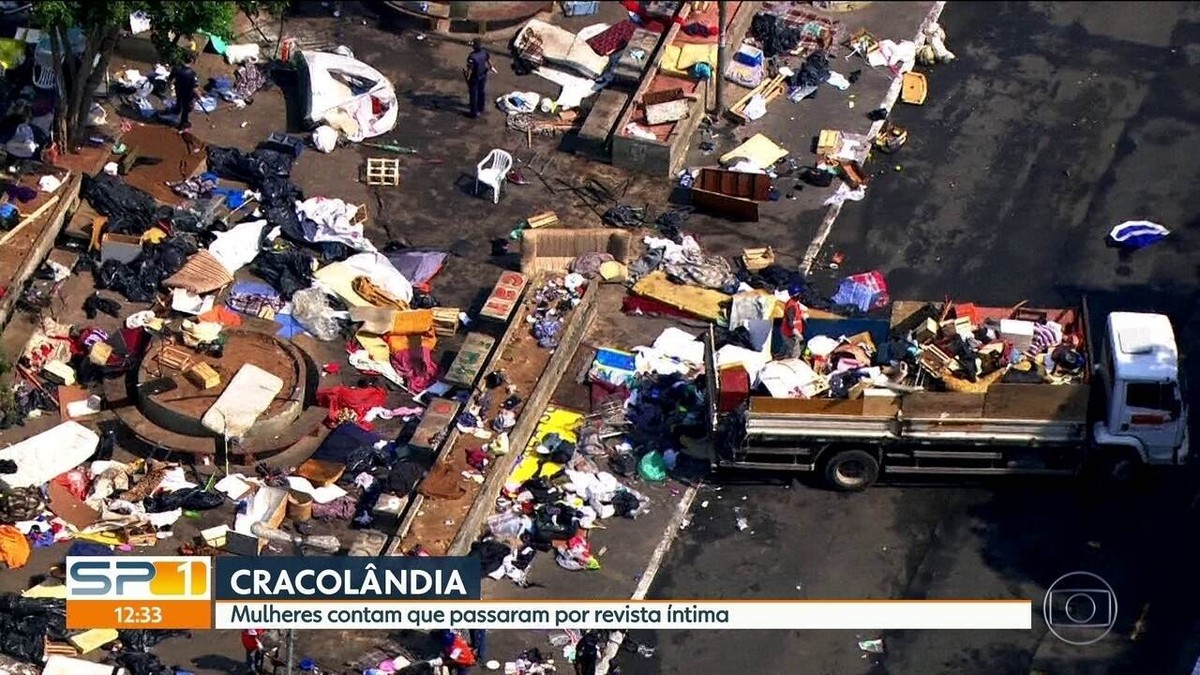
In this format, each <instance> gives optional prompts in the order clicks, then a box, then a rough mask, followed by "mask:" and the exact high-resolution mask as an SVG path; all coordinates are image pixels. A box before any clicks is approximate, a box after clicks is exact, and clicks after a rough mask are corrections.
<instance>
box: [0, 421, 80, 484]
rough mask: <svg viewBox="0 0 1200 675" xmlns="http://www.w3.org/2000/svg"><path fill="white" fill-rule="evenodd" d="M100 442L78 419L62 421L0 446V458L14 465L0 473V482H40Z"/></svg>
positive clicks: (73, 463)
mask: <svg viewBox="0 0 1200 675" xmlns="http://www.w3.org/2000/svg"><path fill="white" fill-rule="evenodd" d="M99 444H100V437H99V436H97V435H96V432H94V431H92V430H91V429H88V428H87V427H85V426H83V425H82V424H80V423H78V422H63V423H62V424H60V425H58V426H56V427H54V428H53V429H47V430H46V431H43V432H42V433H40V434H38V435H36V436H33V437H31V438H27V439H25V440H23V441H21V442H20V443H16V444H14V445H11V446H9V447H7V448H4V449H2V450H0V459H8V460H12V461H13V462H15V463H16V465H17V472H16V473H12V474H6V475H3V476H0V482H3V483H4V484H5V485H8V486H10V487H31V486H34V485H41V484H42V483H45V482H46V481H48V480H50V479H51V478H54V477H55V476H57V475H59V474H60V473H65V472H67V471H70V470H71V469H74V468H75V467H77V466H79V465H80V464H82V463H84V462H86V461H87V459H88V458H89V457H91V456H92V453H93V452H95V451H96V446H97V445H99Z"/></svg>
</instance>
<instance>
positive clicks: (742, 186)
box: [696, 168, 771, 202]
mask: <svg viewBox="0 0 1200 675" xmlns="http://www.w3.org/2000/svg"><path fill="white" fill-rule="evenodd" d="M696 186H697V187H699V188H700V189H701V190H708V191H709V192H719V193H721V194H723V195H726V196H728V197H739V198H741V199H753V200H755V201H759V202H765V201H767V200H768V199H769V198H770V196H771V178H770V177H769V176H767V175H766V174H765V173H743V172H741V171H728V170H726V169H714V168H705V169H701V170H700V177H699V179H698V180H697V181H696Z"/></svg>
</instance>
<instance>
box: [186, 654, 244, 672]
mask: <svg viewBox="0 0 1200 675" xmlns="http://www.w3.org/2000/svg"><path fill="white" fill-rule="evenodd" d="M192 665H193V666H195V667H197V668H203V669H204V670H210V671H216V672H221V673H241V672H243V671H245V669H246V664H245V662H243V661H239V660H237V659H234V658H230V657H228V656H225V655H223V654H205V655H204V656H197V657H196V658H194V659H192Z"/></svg>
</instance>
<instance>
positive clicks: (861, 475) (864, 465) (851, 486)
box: [825, 450, 879, 492]
mask: <svg viewBox="0 0 1200 675" xmlns="http://www.w3.org/2000/svg"><path fill="white" fill-rule="evenodd" d="M876 478H879V460H877V459H875V457H874V456H872V455H871V453H869V452H864V451H862V450H842V451H841V452H838V453H835V454H834V455H833V456H832V457H830V458H829V459H827V460H826V461H825V482H826V483H827V484H828V485H829V486H830V487H831V488H833V489H834V490H837V491H839V492H862V491H863V490H866V489H867V488H869V487H871V485H872V484H874V483H875V479H876Z"/></svg>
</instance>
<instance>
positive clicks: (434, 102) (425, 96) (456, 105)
mask: <svg viewBox="0 0 1200 675" xmlns="http://www.w3.org/2000/svg"><path fill="white" fill-rule="evenodd" d="M404 96H405V97H406V98H408V102H409V103H411V104H413V106H415V107H417V108H420V109H421V110H428V111H430V112H444V111H447V110H448V111H452V112H459V113H464V114H465V113H466V112H468V108H467V105H466V103H464V102H463V97H461V96H451V95H449V94H437V93H432V92H430V93H420V92H416V91H411V90H409V91H406V92H404Z"/></svg>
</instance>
